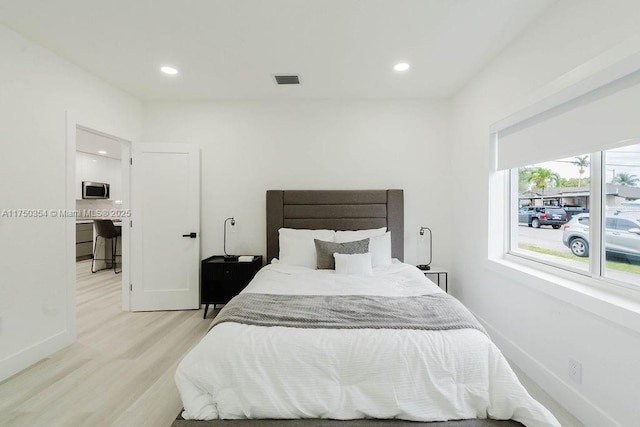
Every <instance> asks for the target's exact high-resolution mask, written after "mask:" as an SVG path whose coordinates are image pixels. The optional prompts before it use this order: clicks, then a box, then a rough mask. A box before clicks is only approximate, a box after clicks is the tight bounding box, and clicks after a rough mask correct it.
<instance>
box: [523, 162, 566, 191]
mask: <svg viewBox="0 0 640 427" xmlns="http://www.w3.org/2000/svg"><path fill="white" fill-rule="evenodd" d="M530 179H531V182H533V183H534V184H535V185H536V187H538V188H539V189H541V190H542V194H544V189H545V188H547V187H549V186H551V187H553V186H554V185H556V184H557V183H558V182H559V181H560V175H558V174H557V173H556V172H554V171H552V170H550V169H545V168H535V169H534V170H532V171H531V176H530Z"/></svg>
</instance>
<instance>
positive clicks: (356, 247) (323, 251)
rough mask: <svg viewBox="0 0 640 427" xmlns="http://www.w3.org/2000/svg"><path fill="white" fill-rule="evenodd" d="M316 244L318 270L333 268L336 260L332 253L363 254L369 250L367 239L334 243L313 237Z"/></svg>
mask: <svg viewBox="0 0 640 427" xmlns="http://www.w3.org/2000/svg"><path fill="white" fill-rule="evenodd" d="M313 242H314V243H315V244H316V257H317V261H318V269H319V270H335V269H336V260H335V259H334V258H333V254H334V253H339V254H364V253H367V252H369V239H362V240H356V241H355V242H346V243H334V242H325V241H324V240H318V239H313Z"/></svg>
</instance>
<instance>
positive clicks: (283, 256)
mask: <svg viewBox="0 0 640 427" xmlns="http://www.w3.org/2000/svg"><path fill="white" fill-rule="evenodd" d="M278 231H279V237H278V240H279V243H280V253H279V255H278V259H279V260H280V263H281V264H288V265H299V266H302V267H308V268H313V269H314V270H315V269H316V268H318V261H317V256H316V245H315V243H314V242H313V239H318V240H324V241H326V242H333V238H334V235H335V231H333V230H294V229H291V228H281V229H280V230H278Z"/></svg>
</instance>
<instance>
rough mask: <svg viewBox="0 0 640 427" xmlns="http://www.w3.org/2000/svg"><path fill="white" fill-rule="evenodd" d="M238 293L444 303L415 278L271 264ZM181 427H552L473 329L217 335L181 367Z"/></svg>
mask: <svg viewBox="0 0 640 427" xmlns="http://www.w3.org/2000/svg"><path fill="white" fill-rule="evenodd" d="M243 292H253V293H270V294H306V295H327V294H330V295H385V296H410V295H424V294H429V293H435V292H442V291H441V290H440V289H439V288H438V287H437V286H435V285H434V284H433V283H432V282H431V281H429V280H427V279H426V278H425V277H424V275H423V274H422V273H421V272H420V271H419V270H418V269H416V268H415V267H413V266H409V265H407V264H402V263H398V262H397V263H394V264H392V265H390V266H388V267H381V268H377V269H374V275H373V276H346V275H336V274H335V273H334V272H333V271H326V270H310V269H307V268H303V267H292V266H285V265H282V264H271V265H269V266H267V267H265V268H263V269H262V270H260V272H259V273H258V274H257V275H256V277H255V278H254V280H253V281H252V282H251V283H250V284H249V285H248V286H247V287H246V288H245V290H244V291H243ZM175 378H176V383H177V386H178V389H179V390H180V394H181V396H182V401H183V404H184V408H185V411H184V412H183V417H184V418H186V419H204V420H208V419H215V418H333V419H354V418H400V419H405V420H414V421H443V420H453V419H469V418H495V419H513V420H516V421H520V422H521V423H523V424H525V425H526V426H531V427H535V426H559V425H560V424H559V423H558V422H557V421H556V420H555V418H554V417H553V415H551V413H549V412H548V411H547V410H546V409H545V408H544V407H543V406H542V405H540V404H539V403H538V402H536V401H535V400H534V399H533V398H531V397H530V396H529V395H528V394H527V392H526V390H525V389H524V388H523V387H522V385H521V384H520V382H519V381H518V379H517V378H516V376H515V374H514V373H513V371H512V370H511V368H510V367H509V365H508V363H507V362H506V360H505V359H504V357H503V356H502V354H501V353H500V350H498V348H497V347H496V346H495V345H494V344H493V343H492V342H491V341H490V340H489V338H487V336H485V335H484V334H483V333H481V332H479V331H477V330H471V329H462V330H449V331H424V330H420V331H418V330H386V329H381V330H380V329H360V330H351V329H296V328H286V327H261V326H250V325H242V324H237V323H221V324H219V325H217V326H215V327H214V328H213V329H212V330H211V331H210V332H209V333H208V334H207V335H206V336H205V337H204V338H203V339H202V341H201V342H200V343H199V344H197V345H196V346H195V347H194V348H193V349H192V350H191V351H190V352H189V353H188V354H187V355H186V356H185V358H184V359H183V360H182V362H181V363H180V365H179V366H178V369H177V371H176V376H175Z"/></svg>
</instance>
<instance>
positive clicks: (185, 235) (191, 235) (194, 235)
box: [182, 232, 196, 239]
mask: <svg viewBox="0 0 640 427" xmlns="http://www.w3.org/2000/svg"><path fill="white" fill-rule="evenodd" d="M182 237H190V238H192V239H195V238H196V233H194V232H192V233H189V234H183V235H182Z"/></svg>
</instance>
